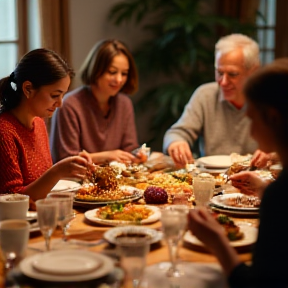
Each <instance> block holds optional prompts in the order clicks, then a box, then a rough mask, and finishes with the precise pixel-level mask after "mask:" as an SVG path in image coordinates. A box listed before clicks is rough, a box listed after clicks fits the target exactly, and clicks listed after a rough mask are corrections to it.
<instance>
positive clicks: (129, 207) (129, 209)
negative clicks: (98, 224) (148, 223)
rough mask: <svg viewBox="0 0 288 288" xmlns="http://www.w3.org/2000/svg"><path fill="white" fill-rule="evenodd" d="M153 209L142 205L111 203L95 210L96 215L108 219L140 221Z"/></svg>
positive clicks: (151, 212)
mask: <svg viewBox="0 0 288 288" xmlns="http://www.w3.org/2000/svg"><path fill="white" fill-rule="evenodd" d="M151 214H153V211H152V210H151V209H149V208H147V207H145V206H144V205H133V204H131V203H128V204H124V205H123V204H121V203H120V204H117V203H115V204H111V205H107V206H105V207H101V208H99V209H98V210H97V211H96V217H98V218H100V219H108V220H121V221H132V222H141V221H142V220H144V219H147V218H148V217H149V216H150V215H151Z"/></svg>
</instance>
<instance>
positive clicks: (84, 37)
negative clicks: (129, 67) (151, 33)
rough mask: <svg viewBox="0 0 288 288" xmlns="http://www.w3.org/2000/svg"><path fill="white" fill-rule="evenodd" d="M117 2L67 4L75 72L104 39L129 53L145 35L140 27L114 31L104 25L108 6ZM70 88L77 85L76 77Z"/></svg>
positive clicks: (84, 0) (95, 0) (85, 0)
mask: <svg viewBox="0 0 288 288" xmlns="http://www.w3.org/2000/svg"><path fill="white" fill-rule="evenodd" d="M118 2H121V0H106V1H103V0H70V1H69V6H70V7H69V9H70V29H71V30H70V39H71V41H70V42H71V60H72V65H73V67H74V69H76V70H77V69H79V68H80V66H81V64H82V62H83V60H84V58H85V57H86V55H87V54H88V52H89V50H90V49H91V48H92V47H93V45H94V44H95V43H96V42H97V41H99V40H101V39H104V38H117V39H119V40H122V41H123V42H125V43H126V45H127V46H128V47H129V48H130V50H133V49H134V48H135V47H136V46H137V45H138V43H140V42H142V41H143V39H144V38H145V37H147V36H148V35H147V34H145V33H144V32H143V31H142V30H141V29H140V27H136V26H132V25H130V26H127V25H121V27H116V26H115V25H114V24H113V23H112V22H111V21H108V13H109V10H110V9H111V7H112V6H114V5H115V4H116V3H118ZM73 85H74V86H78V85H80V81H79V78H77V77H76V79H75V82H74V83H73Z"/></svg>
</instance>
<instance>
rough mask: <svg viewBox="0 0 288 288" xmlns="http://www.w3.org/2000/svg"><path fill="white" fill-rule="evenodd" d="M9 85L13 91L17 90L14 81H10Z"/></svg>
mask: <svg viewBox="0 0 288 288" xmlns="http://www.w3.org/2000/svg"><path fill="white" fill-rule="evenodd" d="M10 85H11V87H12V89H13V90H14V91H17V84H16V83H14V82H11V83H10Z"/></svg>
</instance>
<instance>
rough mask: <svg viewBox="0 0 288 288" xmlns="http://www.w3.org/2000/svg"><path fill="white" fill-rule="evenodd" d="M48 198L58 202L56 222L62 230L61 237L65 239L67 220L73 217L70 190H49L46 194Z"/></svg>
mask: <svg viewBox="0 0 288 288" xmlns="http://www.w3.org/2000/svg"><path fill="white" fill-rule="evenodd" d="M47 198H48V199H53V201H56V202H57V203H58V219H57V224H58V225H59V226H60V227H61V230H62V235H63V236H62V239H63V240H64V241H67V229H68V227H69V222H70V221H71V219H72V218H73V217H74V213H73V198H74V193H72V192H51V193H49V194H48V195H47Z"/></svg>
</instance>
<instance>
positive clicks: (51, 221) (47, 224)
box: [35, 198, 58, 251]
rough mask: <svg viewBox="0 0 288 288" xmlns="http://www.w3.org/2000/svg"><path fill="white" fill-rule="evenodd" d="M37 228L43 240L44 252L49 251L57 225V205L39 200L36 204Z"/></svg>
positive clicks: (49, 200) (50, 201) (50, 200)
mask: <svg viewBox="0 0 288 288" xmlns="http://www.w3.org/2000/svg"><path fill="white" fill-rule="evenodd" d="M35 203H36V209H37V218H38V223H39V228H40V230H41V233H42V235H43V237H44V239H45V244H46V250H47V251H49V250H50V239H51V235H52V233H53V231H54V230H55V228H56V225H57V217H58V203H57V202H55V201H54V200H52V199H49V198H46V199H40V200H37V201H36V202H35Z"/></svg>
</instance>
